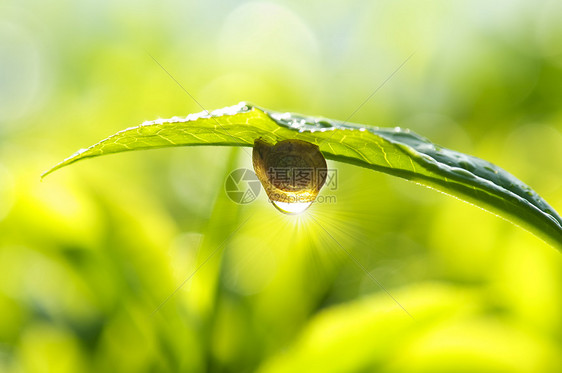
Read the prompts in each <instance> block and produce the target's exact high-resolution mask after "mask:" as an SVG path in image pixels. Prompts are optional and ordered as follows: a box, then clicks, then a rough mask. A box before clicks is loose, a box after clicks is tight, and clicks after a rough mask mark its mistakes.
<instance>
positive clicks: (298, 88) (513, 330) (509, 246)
mask: <svg viewBox="0 0 562 373" xmlns="http://www.w3.org/2000/svg"><path fill="white" fill-rule="evenodd" d="M560 19H562V3H561V2H560V1H558V0H551V1H534V2H531V1H524V0H519V1H506V0H502V1H496V2H493V3H491V2H488V1H483V0H480V1H468V0H466V1H454V2H452V1H445V0H429V1H423V2H421V1H413V0H410V1H390V0H387V1H360V0H357V1H341V2H330V3H328V2H325V1H308V2H302V1H296V0H293V1H285V2H281V1H279V2H274V1H271V2H261V1H257V2H256V1H251V2H244V1H224V0H223V1H218V0H211V1H205V2H203V1H201V2H179V1H171V0H168V1H160V2H152V3H144V2H139V1H132V0H130V1H115V2H111V1H58V0H56V1H49V2H41V1H25V0H23V1H15V0H7V1H6V0H4V1H2V2H1V3H0V372H105V371H107V372H110V371H111V372H175V371H183V372H207V371H208V372H251V371H259V372H299V371H303V372H313V371H318V372H371V371H377V372H476V371H478V372H556V371H562V257H561V255H560V253H559V252H558V251H556V250H555V249H553V248H551V247H549V246H547V245H546V244H544V243H543V242H542V241H540V240H539V239H537V238H536V237H534V236H532V235H531V234H529V233H527V232H525V231H523V230H521V229H519V228H518V227H516V226H513V225H511V224H510V223H508V222H506V221H504V220H502V219H500V218H498V217H496V216H493V215H492V214H489V213H487V212H484V211H482V210H480V209H478V208H476V207H474V206H471V205H468V204H465V203H463V202H460V201H458V200H456V199H453V198H450V197H447V196H445V195H441V194H439V193H436V192H434V191H432V190H428V189H425V188H422V187H419V186H417V185H414V184H411V183H408V182H406V181H403V180H399V179H395V178H393V177H390V176H386V175H383V174H379V173H376V172H372V171H369V170H366V169H360V168H356V167H352V166H348V165H342V164H337V163H331V164H330V166H331V167H335V168H337V169H338V188H337V190H329V189H325V190H323V191H322V194H323V195H326V196H331V195H333V196H335V197H336V198H337V202H335V203H329V204H328V203H324V204H320V203H317V204H315V205H314V206H312V207H311V208H310V210H309V211H308V213H307V214H304V215H302V216H298V217H291V216H284V215H282V214H280V213H279V212H277V211H276V210H275V209H273V208H272V206H270V205H269V204H268V203H267V200H266V197H265V193H263V191H262V194H261V195H260V197H259V198H258V200H256V201H255V202H253V203H251V204H248V205H243V206H240V205H237V204H235V203H233V202H231V201H230V200H229V199H228V198H227V196H226V194H225V192H224V181H225V178H226V176H227V175H228V173H229V172H230V171H232V170H234V169H236V168H239V167H251V159H250V157H248V154H247V153H246V152H245V151H243V150H241V149H229V148H197V147H195V148H176V149H160V150H151V151H145V152H131V153H126V154H120V155H115V156H109V157H102V158H99V159H95V160H91V161H85V162H81V163H79V164H77V165H75V166H72V167H69V168H68V169H64V170H61V171H58V172H56V173H55V174H53V175H52V176H49V177H48V178H47V179H45V180H44V181H43V182H40V181H39V175H40V174H41V172H42V171H44V170H46V169H47V168H49V167H50V166H52V165H53V164H54V163H56V162H58V161H60V160H62V159H63V158H65V157H67V156H69V155H70V154H72V153H73V152H74V151H76V150H77V149H79V148H81V147H86V146H88V145H91V144H93V143H95V142H97V141H99V140H101V139H102V138H104V137H106V136H107V135H110V134H112V133H114V132H116V131H118V130H121V129H123V128H126V127H129V126H133V125H136V124H139V123H142V122H143V121H145V120H152V119H156V118H159V117H160V118H167V117H172V116H176V115H178V116H184V115H187V114H189V113H193V112H199V111H201V108H200V107H199V106H198V105H197V104H196V103H195V102H193V100H191V99H190V98H189V97H188V95H186V94H185V93H184V92H182V90H181V88H179V87H178V86H177V85H176V84H175V83H174V82H173V81H172V80H171V79H170V78H169V77H168V76H167V75H166V73H165V72H164V71H162V69H161V68H160V67H159V66H158V65H156V64H155V63H154V62H153V61H152V59H151V58H150V56H149V54H148V53H150V54H151V55H153V56H154V57H155V58H156V59H157V60H158V61H159V62H160V63H161V64H162V65H163V66H165V67H166V69H168V71H169V72H170V73H171V74H172V75H173V76H174V77H175V78H176V79H177V80H178V81H179V82H181V84H182V85H183V86H184V87H185V88H186V89H187V90H188V91H189V92H190V93H191V94H192V95H193V96H194V97H195V98H196V99H197V100H198V101H199V102H200V103H201V104H202V105H203V106H204V107H205V108H206V109H216V108H221V107H223V106H228V105H233V104H236V103H238V102H239V101H242V100H248V101H250V102H253V103H255V104H257V105H260V106H263V107H266V108H270V109H273V110H279V111H282V110H287V111H295V112H300V113H305V114H310V115H321V116H325V117H328V118H335V119H341V120H345V119H347V118H348V116H349V115H350V114H351V113H352V112H353V111H354V110H355V109H356V108H357V107H358V106H359V105H360V104H361V103H362V102H363V101H364V100H365V99H366V98H367V97H368V96H369V95H370V94H371V93H372V92H373V91H374V90H375V88H376V87H377V86H379V85H380V84H381V83H382V82H383V81H384V80H385V79H387V78H388V77H389V76H390V75H391V74H392V72H393V71H394V70H395V69H396V68H397V67H398V66H399V65H400V64H401V63H402V62H403V61H404V60H405V59H406V58H407V57H408V56H409V55H410V54H411V53H413V52H415V54H414V56H413V57H412V58H411V59H410V60H409V61H408V62H407V63H406V64H405V66H404V67H403V68H402V69H401V70H400V71H399V72H398V73H397V74H396V75H394V76H393V77H392V78H391V79H390V80H389V81H388V83H387V84H386V85H385V86H384V87H383V88H382V89H381V90H380V91H379V92H378V93H377V94H376V95H375V96H374V97H373V98H372V99H371V100H370V101H369V102H368V103H367V104H365V105H364V106H363V107H362V108H361V110H360V111H358V112H357V113H356V114H355V115H354V116H353V118H352V119H351V121H352V122H358V123H366V124H372V125H379V126H401V127H407V128H411V129H412V130H414V131H416V132H418V133H420V134H422V135H424V136H427V137H428V138H430V139H431V140H433V141H434V142H436V143H438V144H440V145H443V146H445V147H449V148H452V149H455V150H458V151H462V152H465V153H468V154H472V155H476V156H478V157H481V158H484V159H487V160H490V161H491V162H493V163H496V164H498V165H499V166H501V167H503V168H505V169H506V170H508V171H510V172H511V173H513V174H514V175H515V176H517V177H518V178H520V179H521V180H523V181H524V182H526V183H527V184H529V185H530V186H531V187H533V188H534V189H535V190H536V191H537V192H538V193H539V194H540V195H541V196H543V197H544V198H545V199H546V200H547V201H548V202H549V203H550V204H551V205H552V206H553V207H554V208H555V209H557V210H558V211H559V212H560V211H561V210H562V176H561V175H562V162H561V160H562V105H561V97H562V22H560ZM311 216H312V217H313V218H314V219H316V220H317V221H318V222H319V223H320V225H321V227H320V226H319V225H318V224H316V223H315V222H314V220H312V219H311V218H310V217H311ZM324 229H326V230H327V231H328V232H329V234H330V235H331V236H333V238H332V237H330V235H329V234H327V232H326V231H324ZM233 232H234V233H233ZM336 241H337V242H336ZM339 245H341V246H343V247H344V248H345V249H346V250H348V251H349V252H351V253H353V255H354V257H356V258H357V260H358V261H360V263H361V264H362V265H363V266H364V267H365V268H366V270H367V271H368V272H369V273H370V274H371V275H372V276H374V277H375V278H376V279H377V280H378V281H379V282H380V283H381V284H383V285H384V287H385V288H386V289H387V290H388V292H389V293H390V294H392V296H393V297H394V298H396V300H397V301H398V302H399V303H400V305H402V306H403V307H404V308H405V309H406V310H408V312H409V313H410V314H411V315H412V316H413V317H414V319H412V318H410V317H409V316H408V315H407V314H406V313H405V312H404V311H403V310H402V308H401V307H400V306H399V305H398V304H397V303H396V302H394V301H393V300H392V298H391V297H390V296H389V295H388V294H387V293H386V292H385V291H384V290H383V289H381V287H379V286H378V285H377V284H376V283H375V282H374V281H372V280H371V279H370V278H369V276H367V275H366V273H365V272H364V271H363V270H361V269H360V268H358V266H356V265H355V263H354V262H353V260H351V259H350V258H349V257H348V255H347V254H346V253H345V252H344V251H343V250H342V248H341V247H340V246H339ZM217 248H219V251H218V252H217V253H216V254H215V255H214V256H213V257H212V258H211V259H210V260H209V261H208V262H207V263H206V264H205V265H204V266H203V267H202V269H201V270H199V271H198V272H197V273H196V275H195V276H194V277H193V278H192V279H191V280H190V281H188V282H186V283H185V285H183V286H182V287H181V289H180V290H178V291H177V293H175V294H174V295H173V296H172V297H171V298H169V300H168V301H167V302H166V303H164V304H163V305H162V302H164V300H165V299H167V297H169V296H170V295H171V294H172V293H173V292H174V290H175V289H176V288H177V287H178V286H179V285H180V284H181V283H182V282H183V281H184V280H185V279H186V278H187V277H188V275H189V274H190V273H192V272H193V271H194V270H195V269H196V268H197V266H199V265H200V264H202V263H203V262H204V261H205V259H206V258H207V257H208V255H209V254H211V253H212V252H213V251H214V250H215V249H217ZM160 305H161V308H158V307H159V306H160ZM155 310H157V311H156V312H155Z"/></svg>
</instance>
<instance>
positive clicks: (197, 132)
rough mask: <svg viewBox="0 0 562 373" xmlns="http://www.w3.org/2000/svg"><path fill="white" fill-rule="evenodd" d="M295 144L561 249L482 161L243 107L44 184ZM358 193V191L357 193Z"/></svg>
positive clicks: (519, 188) (133, 142)
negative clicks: (212, 148) (110, 162)
mask: <svg viewBox="0 0 562 373" xmlns="http://www.w3.org/2000/svg"><path fill="white" fill-rule="evenodd" d="M260 137H261V138H263V139H264V140H266V141H269V142H272V143H274V142H276V141H280V140H285V139H300V140H304V141H308V142H311V143H314V144H316V145H318V146H319V148H320V151H321V152H322V154H324V156H325V157H326V158H327V159H331V160H334V161H339V162H345V163H351V164H354V165H358V166H362V167H366V168H370V169H373V170H377V171H381V172H385V173H387V174H391V175H394V176H398V177H402V178H405V179H408V180H411V181H414V182H416V183H419V184H422V185H425V186H428V187H431V188H434V189H437V190H439V191H441V192H444V193H446V194H449V195H452V196H455V197H458V198H460V199H462V200H464V201H467V202H470V203H473V204H475V205H477V206H479V207H482V208H484V209H486V210H488V211H491V212H493V213H495V214H498V215H499V216H501V217H503V218H505V219H507V220H509V221H511V222H513V223H515V224H517V225H520V226H522V227H524V228H526V229H528V230H529V231H531V232H533V233H535V234H536V235H537V236H539V237H541V238H542V239H543V240H545V241H546V242H548V243H550V244H551V245H553V246H556V247H557V248H559V249H560V248H562V218H561V217H560V215H559V214H558V213H557V212H556V211H555V210H554V209H553V208H552V207H551V206H549V205H548V203H547V202H546V201H545V200H544V199H542V198H541V197H540V196H539V195H538V194H537V193H536V192H535V191H533V190H532V189H531V188H530V187H529V186H527V185H525V184H524V183H523V182H522V181H520V180H518V179H517V178H516V177H514V176H513V175H511V174H510V173H508V172H507V171H505V170H503V169H501V168H499V167H498V166H496V165H494V164H492V163H490V162H487V161H485V160H482V159H479V158H476V157H473V156H470V155H466V154H463V153H459V152H456V151H454V150H450V149H446V148H443V147H440V146H438V145H435V144H433V143H432V142H430V141H429V140H427V139H425V138H424V137H422V136H419V135H417V134H415V133H413V132H411V131H409V130H407V129H400V128H379V127H372V126H361V125H354V124H349V123H344V122H340V121H336V120H331V119H324V118H317V117H310V116H303V115H300V114H293V113H279V112H274V111H270V110H266V109H262V108H259V107H257V106H254V105H250V104H247V103H240V104H238V105H235V106H231V107H227V108H224V109H219V110H215V111H213V112H211V113H208V112H206V111H205V112H202V113H198V114H190V115H188V116H187V117H185V118H180V117H173V118H170V119H158V120H155V121H149V122H145V123H143V124H141V125H139V126H136V127H130V128H127V129H125V130H123V131H119V132H117V133H116V134H114V135H112V136H109V137H108V138H106V139H104V140H102V141H100V142H98V143H97V144H94V145H92V146H90V147H89V148H86V149H81V150H79V151H78V152H76V153H75V154H73V155H72V156H70V157H69V158H67V159H65V160H64V161H62V162H61V163H59V164H57V165H55V166H54V167H53V168H51V169H50V170H48V171H46V172H45V173H44V174H43V175H42V177H44V176H46V175H48V174H50V173H51V172H53V171H55V170H57V169H59V168H61V167H64V166H67V165H69V164H72V163H74V162H76V161H79V160H82V159H86V158H92V157H97V156H101V155H106V154H113V153H120V152H125V151H130V150H141V149H152V148H163V147H171V146H195V145H223V146H248V147H251V146H253V144H254V140H255V139H257V138H260ZM358 187H362V186H358Z"/></svg>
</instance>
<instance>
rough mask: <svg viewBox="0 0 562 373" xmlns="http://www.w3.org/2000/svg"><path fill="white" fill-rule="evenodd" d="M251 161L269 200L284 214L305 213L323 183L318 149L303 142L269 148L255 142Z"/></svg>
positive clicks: (324, 170) (323, 165)
mask: <svg viewBox="0 0 562 373" xmlns="http://www.w3.org/2000/svg"><path fill="white" fill-rule="evenodd" d="M252 158H253V165H254V171H255V172H256V175H257V176H258V179H259V180H260V182H261V184H262V185H263V187H264V189H265V192H266V193H267V196H268V197H269V200H270V201H271V202H272V203H273V205H274V206H275V207H276V208H277V209H278V210H279V211H281V212H283V213H285V214H291V215H295V214H299V213H301V212H303V211H304V210H306V209H307V208H308V207H309V206H310V205H311V203H312V202H314V200H315V199H316V196H317V195H318V193H319V192H320V189H321V188H322V186H323V185H324V182H325V181H326V177H327V171H328V169H327V165H326V160H325V159H324V156H323V155H322V153H321V152H320V149H319V148H318V146H317V145H314V144H311V143H309V142H306V141H302V140H283V141H280V142H278V143H277V144H275V145H272V144H270V143H268V142H266V141H264V140H262V139H256V140H255V141H254V150H253V154H252Z"/></svg>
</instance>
